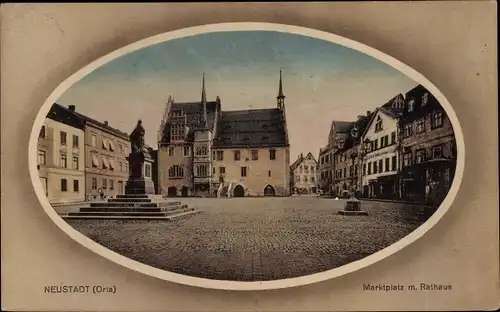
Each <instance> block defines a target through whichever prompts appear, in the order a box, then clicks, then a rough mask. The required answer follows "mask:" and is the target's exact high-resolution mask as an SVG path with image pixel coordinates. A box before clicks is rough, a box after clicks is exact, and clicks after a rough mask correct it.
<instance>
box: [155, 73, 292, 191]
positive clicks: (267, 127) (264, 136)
mask: <svg viewBox="0 0 500 312" xmlns="http://www.w3.org/2000/svg"><path fill="white" fill-rule="evenodd" d="M284 99H285V96H284V95H283V88H282V83H281V74H280V85H279V93H278V97H277V107H276V108H269V109H253V110H239V111H222V110H221V101H220V98H219V97H217V98H216V100H215V101H210V102H208V101H207V100H206V93H205V79H204V78H203V86H202V96H201V101H200V102H189V103H176V102H175V101H174V100H173V99H172V98H169V101H168V103H167V107H166V110H165V115H164V118H163V120H162V123H161V126H160V131H159V149H158V170H159V173H158V180H159V182H158V183H159V191H160V192H161V193H162V194H166V195H168V196H217V195H220V194H221V192H222V191H224V192H226V194H227V193H229V194H230V195H231V196H236V197H242V196H264V195H266V196H288V195H290V189H289V184H290V183H289V165H290V151H289V142H288V133H287V127H286V116H285V105H284Z"/></svg>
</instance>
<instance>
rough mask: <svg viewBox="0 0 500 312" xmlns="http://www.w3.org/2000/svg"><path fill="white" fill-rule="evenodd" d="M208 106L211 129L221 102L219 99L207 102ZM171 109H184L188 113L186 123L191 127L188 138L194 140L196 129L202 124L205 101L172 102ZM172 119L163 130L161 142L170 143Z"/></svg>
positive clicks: (208, 125)
mask: <svg viewBox="0 0 500 312" xmlns="http://www.w3.org/2000/svg"><path fill="white" fill-rule="evenodd" d="M206 107H207V127H208V128H209V129H212V130H213V129H214V125H215V116H216V112H217V110H218V109H219V103H218V102H217V101H210V102H206ZM170 109H171V111H182V112H183V113H184V114H186V123H187V124H186V125H187V127H188V128H189V131H188V134H187V138H186V140H187V141H188V142H192V141H193V139H194V134H193V133H194V130H195V129H198V128H200V124H201V122H202V120H203V103H202V102H183V103H175V102H174V103H172V106H171V108H170ZM170 126H171V123H170V120H168V121H167V124H166V125H165V128H164V130H163V136H162V139H161V143H163V144H168V143H170Z"/></svg>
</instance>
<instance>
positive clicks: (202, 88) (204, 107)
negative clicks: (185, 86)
mask: <svg viewBox="0 0 500 312" xmlns="http://www.w3.org/2000/svg"><path fill="white" fill-rule="evenodd" d="M201 105H203V126H204V127H206V126H207V94H206V93H205V73H203V81H202V86H201Z"/></svg>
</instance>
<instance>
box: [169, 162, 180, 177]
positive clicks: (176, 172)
mask: <svg viewBox="0 0 500 312" xmlns="http://www.w3.org/2000/svg"><path fill="white" fill-rule="evenodd" d="M182 177H184V168H182V167H181V166H177V165H174V166H172V167H170V168H168V178H169V179H180V178H182Z"/></svg>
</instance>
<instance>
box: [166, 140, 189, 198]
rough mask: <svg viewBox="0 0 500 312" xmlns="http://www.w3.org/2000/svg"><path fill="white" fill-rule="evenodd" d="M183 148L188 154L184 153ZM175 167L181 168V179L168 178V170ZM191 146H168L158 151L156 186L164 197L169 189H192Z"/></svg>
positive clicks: (181, 144)
mask: <svg viewBox="0 0 500 312" xmlns="http://www.w3.org/2000/svg"><path fill="white" fill-rule="evenodd" d="M184 147H186V148H187V151H188V152H189V153H188V154H185V153H184ZM174 165H177V166H180V167H182V168H183V172H184V175H183V176H182V177H169V168H171V167H172V166H174ZM192 175H193V146H192V145H191V144H183V143H179V144H170V145H169V146H161V147H160V148H159V150H158V185H159V187H158V188H159V190H158V191H159V193H160V194H163V195H166V194H167V193H168V192H167V191H168V188H169V187H175V188H176V190H181V189H182V188H183V187H187V188H188V189H192V188H193V179H192Z"/></svg>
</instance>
